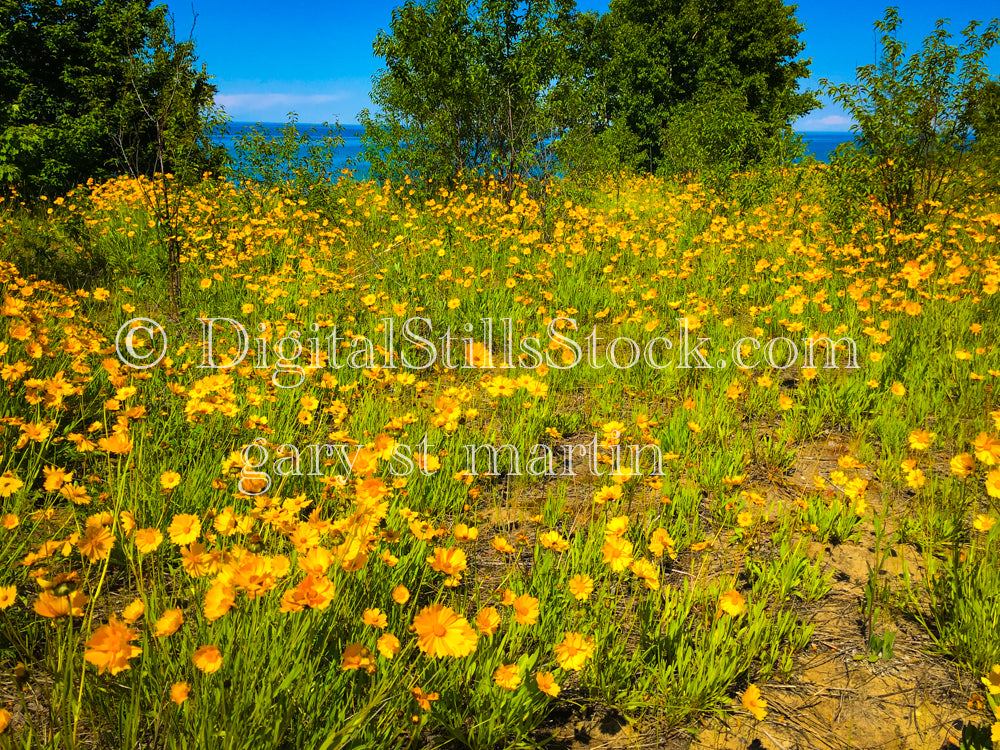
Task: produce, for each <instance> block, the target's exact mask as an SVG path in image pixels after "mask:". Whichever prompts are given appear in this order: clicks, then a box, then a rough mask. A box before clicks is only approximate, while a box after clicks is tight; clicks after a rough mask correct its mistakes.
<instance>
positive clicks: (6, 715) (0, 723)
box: [0, 708, 10, 734]
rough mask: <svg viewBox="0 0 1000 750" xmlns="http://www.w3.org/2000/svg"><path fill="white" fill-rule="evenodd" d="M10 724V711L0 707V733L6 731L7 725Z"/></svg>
mask: <svg viewBox="0 0 1000 750" xmlns="http://www.w3.org/2000/svg"><path fill="white" fill-rule="evenodd" d="M9 726H10V711H8V710H7V709H6V708H0V734H3V733H4V732H6V731H7V727H9Z"/></svg>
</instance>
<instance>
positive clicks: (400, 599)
mask: <svg viewBox="0 0 1000 750" xmlns="http://www.w3.org/2000/svg"><path fill="white" fill-rule="evenodd" d="M409 598H410V592H409V589H407V588H406V586H397V587H396V588H394V589H393V590H392V600H393V601H394V602H396V604H406V602H407V601H408V600H409Z"/></svg>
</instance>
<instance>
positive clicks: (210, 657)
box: [191, 646, 222, 674]
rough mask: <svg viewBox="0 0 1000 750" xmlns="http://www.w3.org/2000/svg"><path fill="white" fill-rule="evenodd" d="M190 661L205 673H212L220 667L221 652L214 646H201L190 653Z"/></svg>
mask: <svg viewBox="0 0 1000 750" xmlns="http://www.w3.org/2000/svg"><path fill="white" fill-rule="evenodd" d="M191 661H192V662H194V665H195V666H196V667H197V668H198V669H200V670H201V671H202V672H204V673H205V674H212V673H213V672H218V671H219V669H220V668H221V667H222V654H220V653H219V649H217V648H216V647H215V646H202V647H201V648H199V649H198V650H197V651H195V652H194V653H193V654H192V655H191Z"/></svg>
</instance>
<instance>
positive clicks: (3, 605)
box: [0, 586, 17, 610]
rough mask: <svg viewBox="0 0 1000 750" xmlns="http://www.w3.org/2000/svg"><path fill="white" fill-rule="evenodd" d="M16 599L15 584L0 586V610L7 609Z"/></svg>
mask: <svg viewBox="0 0 1000 750" xmlns="http://www.w3.org/2000/svg"><path fill="white" fill-rule="evenodd" d="M15 601H17V586H0V610H4V609H7V608H8V607H10V605H12V604H13V603H14V602H15Z"/></svg>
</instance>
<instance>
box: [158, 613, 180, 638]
mask: <svg viewBox="0 0 1000 750" xmlns="http://www.w3.org/2000/svg"><path fill="white" fill-rule="evenodd" d="M183 622H184V613H183V612H181V610H179V609H168V610H167V611H166V612H164V613H163V614H162V615H161V616H160V619H159V620H157V621H156V625H154V626H153V627H154V628H155V630H156V635H157V636H158V637H160V638H166V637H168V636H171V635H173V634H174V633H176V632H177V629H178V628H179V627H180V626H181V625H182V624H183Z"/></svg>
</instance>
